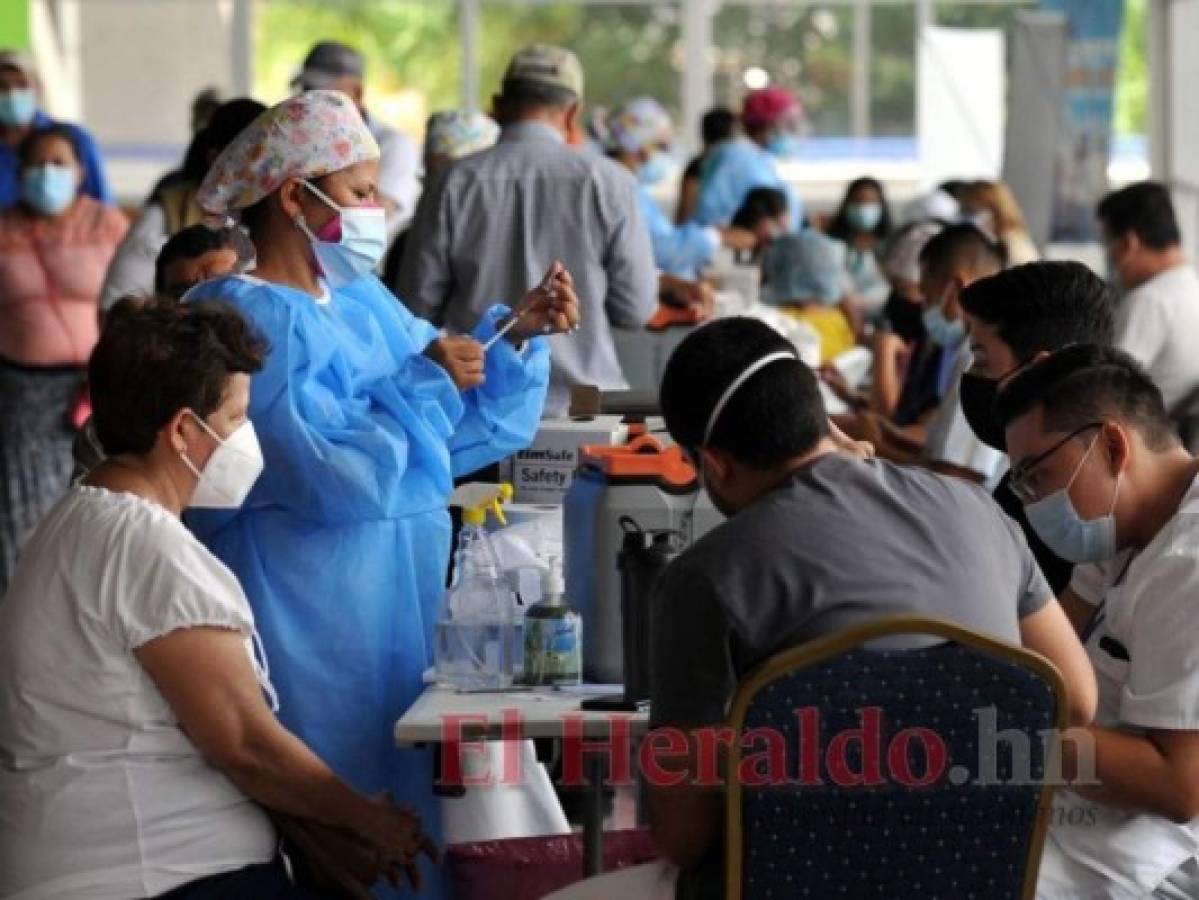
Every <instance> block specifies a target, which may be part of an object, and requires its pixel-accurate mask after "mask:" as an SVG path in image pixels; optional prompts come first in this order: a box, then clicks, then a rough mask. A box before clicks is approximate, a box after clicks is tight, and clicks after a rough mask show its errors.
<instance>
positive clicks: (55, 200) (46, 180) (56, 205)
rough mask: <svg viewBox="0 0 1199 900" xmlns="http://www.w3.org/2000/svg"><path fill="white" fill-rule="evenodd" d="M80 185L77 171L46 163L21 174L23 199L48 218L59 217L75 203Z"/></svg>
mask: <svg viewBox="0 0 1199 900" xmlns="http://www.w3.org/2000/svg"><path fill="white" fill-rule="evenodd" d="M78 192H79V183H78V181H77V179H76V176H75V170H74V169H72V168H69V167H68V166H59V165H55V164H54V163H46V164H45V165H41V166H32V167H30V168H28V169H26V170H25V171H24V172H22V173H21V197H22V198H23V199H24V200H25V202H26V203H27V204H29V206H31V207H32V208H33V209H35V210H36V211H37V212H40V213H42V215H46V216H57V215H58V214H59V213H61V212H63V211H64V210H65V209H66V208H67V207H69V206H70V205H71V204H72V203H73V202H74V201H75V195H76V194H77V193H78Z"/></svg>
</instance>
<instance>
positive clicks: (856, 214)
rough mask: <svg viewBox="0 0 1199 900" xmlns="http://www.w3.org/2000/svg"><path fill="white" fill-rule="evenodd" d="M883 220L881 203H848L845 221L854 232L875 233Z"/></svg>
mask: <svg viewBox="0 0 1199 900" xmlns="http://www.w3.org/2000/svg"><path fill="white" fill-rule="evenodd" d="M882 218H883V205H882V204H881V203H848V204H846V206H845V220H846V221H847V222H849V227H850V228H852V229H853V230H854V231H874V229H876V228H878V223H879V222H881V221H882Z"/></svg>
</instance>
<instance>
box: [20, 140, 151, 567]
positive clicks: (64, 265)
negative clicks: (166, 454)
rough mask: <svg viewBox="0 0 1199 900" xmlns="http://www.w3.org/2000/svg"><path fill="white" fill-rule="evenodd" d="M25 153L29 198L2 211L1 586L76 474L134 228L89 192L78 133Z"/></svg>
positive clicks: (29, 143) (24, 188)
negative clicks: (109, 291) (119, 271)
mask: <svg viewBox="0 0 1199 900" xmlns="http://www.w3.org/2000/svg"><path fill="white" fill-rule="evenodd" d="M18 158H19V163H20V175H19V178H20V190H21V202H20V203H19V204H18V205H17V206H15V207H13V208H11V209H9V210H7V211H5V212H4V213H3V214H0V591H3V590H4V588H5V587H6V585H7V584H8V578H9V575H10V573H11V572H12V570H13V567H14V565H15V563H16V557H17V552H18V550H19V549H20V545H21V542H22V541H23V539H24V537H25V535H26V533H27V532H28V531H29V530H30V529H31V528H32V527H33V525H34V524H35V523H36V522H37V521H38V520H39V519H41V518H42V516H43V515H44V514H45V512H46V511H47V510H48V509H49V508H50V506H51V505H52V504H53V503H54V502H55V500H57V499H58V497H59V495H60V494H61V493H62V491H63V490H64V489H65V488H66V486H67V483H68V479H69V478H70V474H71V441H72V438H73V436H74V429H75V428H76V427H78V425H79V424H80V422H81V420H82V419H83V418H85V417H86V411H85V410H86V388H85V385H84V377H83V373H84V366H85V365H86V364H87V360H88V356H89V355H90V354H91V352H92V347H93V346H95V343H96V340H97V337H98V333H99V313H98V309H99V307H98V303H99V297H100V287H101V285H102V284H103V281H104V273H105V271H106V270H107V268H108V264H109V262H110V261H111V259H112V256H113V253H114V252H115V251H116V248H117V245H118V244H119V243H120V242H121V239H122V238H123V237H124V235H125V231H126V230H127V228H128V221H127V220H126V218H125V216H124V215H123V214H122V213H121V211H120V210H119V209H117V208H116V207H113V206H108V205H106V204H104V203H101V202H100V201H99V200H95V199H93V198H92V197H89V196H86V195H85V194H83V193H82V191H81V187H82V184H83V166H82V163H81V161H80V160H81V156H80V151H79V148H78V146H77V144H76V139H75V136H74V134H73V133H72V132H71V131H70V130H69V129H67V128H63V127H61V126H50V127H47V128H43V129H38V130H36V131H33V132H31V133H30V134H29V136H28V137H26V138H25V140H24V141H23V142H22V144H21V146H20V148H19V150H18Z"/></svg>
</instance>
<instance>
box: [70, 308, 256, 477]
mask: <svg viewBox="0 0 1199 900" xmlns="http://www.w3.org/2000/svg"><path fill="white" fill-rule="evenodd" d="M266 349H267V348H266V343H265V342H264V341H263V340H262V338H261V337H259V336H258V335H257V334H256V333H255V332H254V331H253V330H252V329H251V327H250V325H249V323H248V322H247V321H246V320H245V319H244V318H243V317H242V315H241V314H240V313H239V312H238V311H237V310H235V309H233V308H232V307H230V306H225V305H223V304H219V303H203V304H192V303H175V302H174V301H173V300H169V299H167V298H162V299H156V300H142V299H134V298H128V299H125V300H122V301H120V302H119V303H117V304H116V306H114V307H113V308H112V309H111V310H109V312H108V316H107V318H106V319H105V325H104V330H103V331H102V332H101V333H100V341H99V343H97V344H96V348H95V350H93V351H92V356H91V360H90V361H89V362H88V365H87V374H88V382H89V386H90V388H91V397H92V421H93V422H94V423H95V427H96V437H97V438H99V440H100V445H101V446H102V447H103V448H104V452H105V454H106V455H108V456H115V455H117V454H120V453H135V454H143V453H148V452H149V451H150V449H151V448H152V447H153V446H154V441H155V439H156V437H157V435H158V432H159V431H160V430H161V429H162V427H163V426H164V425H165V424H166V423H167V422H169V421H170V419H171V417H172V416H173V415H175V413H177V412H178V411H179V410H180V409H183V408H185V407H186V408H187V409H190V410H191V411H192V412H194V413H195V414H196V415H197V416H200V417H201V418H205V417H207V416H209V415H211V413H212V412H213V410H215V409H216V408H217V407H218V406H220V405H221V401H222V399H223V398H224V396H225V392H226V391H227V390H228V387H229V377H230V376H231V375H233V374H234V373H237V372H244V373H246V374H253V373H254V372H257V371H258V370H259V369H261V368H262V361H263V359H264V358H265V356H266Z"/></svg>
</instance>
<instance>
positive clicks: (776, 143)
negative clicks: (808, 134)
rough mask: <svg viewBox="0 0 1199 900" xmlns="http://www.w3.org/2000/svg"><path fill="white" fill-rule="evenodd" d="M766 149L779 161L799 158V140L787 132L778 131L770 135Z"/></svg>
mask: <svg viewBox="0 0 1199 900" xmlns="http://www.w3.org/2000/svg"><path fill="white" fill-rule="evenodd" d="M766 149H767V150H769V151H770V152H771V153H773V154H774V155H775V156H777V157H778V158H779V159H793V158H794V157H796V156H799V138H798V137H797V136H796V135H794V134H792V133H791V132H789V131H779V132H776V133H775V134H773V135H771V137H770V139H769V140H768V141H767V142H766Z"/></svg>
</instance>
